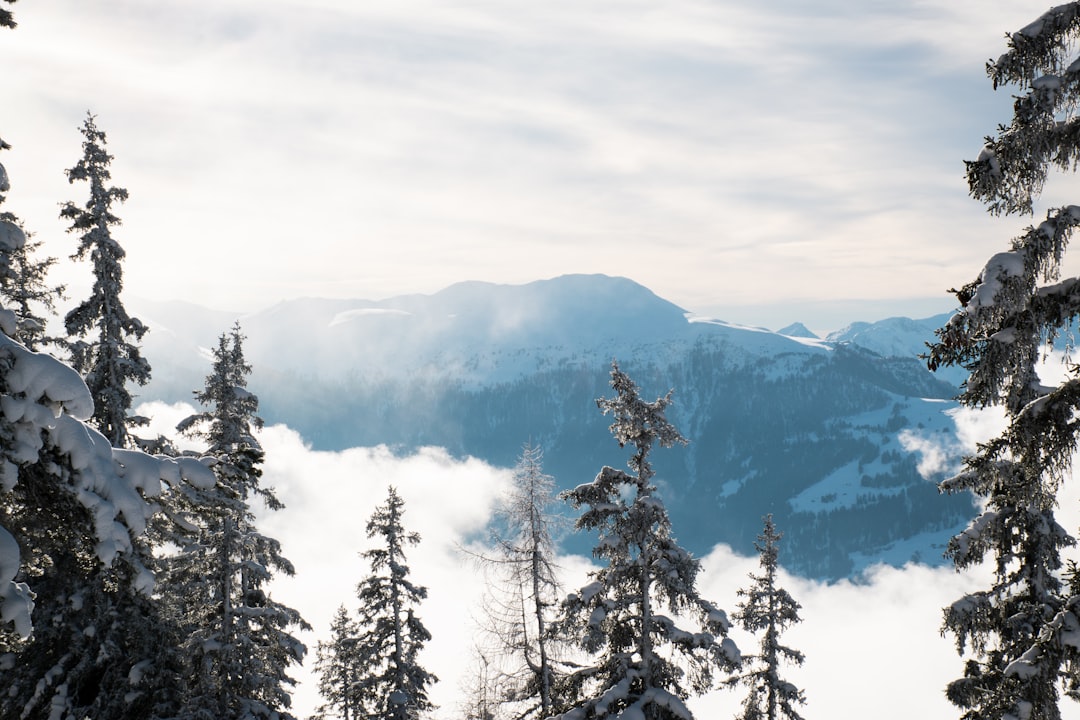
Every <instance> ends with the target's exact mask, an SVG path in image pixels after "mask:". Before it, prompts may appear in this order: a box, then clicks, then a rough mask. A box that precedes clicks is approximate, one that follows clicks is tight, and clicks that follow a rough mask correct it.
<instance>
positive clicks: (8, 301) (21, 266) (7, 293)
mask: <svg viewBox="0 0 1080 720" xmlns="http://www.w3.org/2000/svg"><path fill="white" fill-rule="evenodd" d="M0 215H3V213H0ZM26 235H27V242H26V244H25V245H23V246H22V247H21V248H19V249H18V250H16V251H14V252H12V254H11V269H12V272H13V275H14V277H13V279H12V282H11V283H10V284H9V285H6V286H4V287H3V294H4V307H7V308H9V309H11V310H12V311H14V312H15V315H16V317H17V322H18V325H17V328H16V334H15V339H16V340H18V341H19V342H20V343H22V345H23V346H24V347H25V348H26V349H27V350H33V351H34V352H40V351H42V350H43V349H44V348H45V347H46V346H53V347H62V346H63V345H64V342H65V340H64V338H61V337H55V336H52V335H49V334H48V330H47V328H48V326H47V323H48V320H49V317H51V316H55V315H56V303H57V301H58V300H61V299H63V297H64V290H65V288H64V286H63V285H53V284H50V283H49V282H48V279H47V276H48V273H49V269H50V268H51V267H52V266H53V265H55V264H56V258H54V257H46V258H38V257H37V253H38V252H39V251H40V250H41V246H42V245H43V244H44V243H43V242H41V241H40V240H38V241H35V242H30V241H29V239H30V238H31V237H32V234H31V233H27V234H26Z"/></svg>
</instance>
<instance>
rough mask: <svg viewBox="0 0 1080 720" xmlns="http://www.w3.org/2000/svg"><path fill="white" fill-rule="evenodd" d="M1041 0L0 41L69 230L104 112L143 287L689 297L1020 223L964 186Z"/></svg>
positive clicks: (710, 301) (933, 254)
mask: <svg viewBox="0 0 1080 720" xmlns="http://www.w3.org/2000/svg"><path fill="white" fill-rule="evenodd" d="M1031 12H1032V11H1031V9H1030V7H1019V6H1018V4H1017V3H1015V2H1004V1H1003V0H999V1H998V2H990V3H985V2H984V3H974V2H953V3H936V2H916V3H911V2H898V1H897V2H884V3H869V4H856V5H852V4H851V3H841V2H826V3H812V4H808V3H805V2H795V1H794V0H789V1H786V2H781V3H779V4H778V3H771V4H769V5H767V6H764V5H762V6H753V5H747V4H746V3H742V2H734V1H733V0H727V1H724V2H712V3H705V2H701V1H700V0H674V1H673V2H669V3H664V4H663V5H662V6H657V5H656V4H655V3H644V2H640V1H639V0H599V1H598V2H590V3H575V2H561V1H560V2H552V3H544V4H543V5H536V4H535V3H529V2H522V1H521V0H511V1H509V2H507V1H506V0H500V1H499V2H494V1H492V0H473V1H471V2H467V3H455V4H454V5H453V7H452V8H451V7H450V6H447V5H445V4H443V3H436V2H431V1H430V0H409V1H407V2H369V3H362V4H356V3H346V2H335V1H332V0H325V1H321V2H317V3H297V2H292V1H286V0H274V1H272V2H261V3H255V2H252V1H251V0H227V1H225V2H219V3H214V4H213V5H212V6H208V7H205V8H201V9H200V11H199V12H197V13H196V12H192V11H191V9H190V7H189V6H188V5H186V4H184V3H180V2H177V0H165V1H163V2H155V3H153V4H149V5H148V4H145V3H139V2H137V1H136V0H106V1H104V2H101V3H96V4H94V5H87V4H85V3H81V2H79V1H78V0H56V1H55V2H50V3H31V4H27V5H26V7H25V8H24V7H22V6H20V7H19V9H18V19H19V21H20V27H19V28H18V29H17V30H16V31H14V32H10V33H4V34H3V36H2V37H0V65H2V66H4V67H15V68H18V69H19V71H18V72H13V73H4V75H3V78H2V79H0V92H2V93H3V98H4V107H5V108H10V109H11V110H12V111H11V112H8V113H5V117H4V118H3V133H4V134H3V137H5V138H6V139H7V140H8V141H9V142H11V143H12V144H13V145H14V146H15V150H14V151H12V152H10V153H7V154H6V156H5V159H4V162H5V164H7V165H8V166H9V170H10V171H11V175H12V180H13V191H12V194H11V197H10V202H11V205H10V207H11V209H12V210H13V211H16V212H17V213H19V214H20V215H22V216H23V217H24V218H26V219H27V221H28V223H29V225H30V227H31V229H33V230H36V231H38V232H39V236H40V237H42V238H43V239H45V240H46V242H47V243H48V244H49V248H50V249H51V251H52V252H53V253H54V254H57V255H59V256H66V255H67V254H69V253H70V250H71V245H72V243H71V241H70V240H69V239H67V238H65V237H64V236H63V226H62V225H61V224H60V223H59V221H58V220H57V219H56V203H57V202H59V201H62V200H68V199H74V200H78V199H79V198H81V197H82V196H83V195H84V194H85V193H83V192H82V188H78V187H75V188H71V187H68V185H67V183H66V182H65V180H64V178H63V174H62V170H63V169H64V168H66V167H70V166H71V165H72V164H73V163H74V162H75V160H76V159H77V157H78V152H79V149H78V143H79V139H80V138H79V136H78V134H77V133H76V126H77V125H78V124H79V122H80V121H81V118H82V116H83V113H84V112H85V111H86V109H87V108H90V109H92V110H93V111H94V112H95V113H98V114H99V115H100V118H99V125H100V126H101V127H102V128H104V129H105V130H106V131H108V133H109V138H110V147H111V148H112V150H113V152H114V154H115V155H116V160H115V164H114V177H115V180H116V182H117V183H118V184H120V185H122V186H125V187H127V188H128V189H129V190H130V191H131V200H130V201H129V202H128V204H127V205H126V206H125V207H124V208H122V209H121V211H120V215H121V217H123V219H124V222H125V225H124V228H122V229H121V230H120V231H118V237H119V239H120V241H121V242H122V243H123V244H124V245H125V247H126V248H127V249H128V252H129V255H128V260H127V263H128V264H127V274H126V277H127V280H128V287H129V288H130V290H131V291H132V292H135V293H137V294H142V295H146V296H148V297H151V298H154V299H161V298H177V299H189V300H191V299H198V300H200V301H202V302H207V303H209V304H212V305H216V306H218V307H224V308H227V309H251V308H252V307H253V306H263V305H268V304H270V303H271V302H274V301H276V300H279V299H282V298H283V297H294V296H301V295H332V296H354V297H368V298H380V297H385V296H388V295H392V294H398V293H405V292H417V291H419V292H430V291H435V290H437V289H440V288H441V287H443V286H445V285H448V284H450V283H452V282H456V281H459V280H464V279H482V280H491V281H502V282H523V281H529V280H534V279H537V278H539V277H549V276H553V275H558V274H563V273H567V272H605V273H608V274H619V275H626V276H629V277H632V278H633V279H635V280H637V281H639V282H642V283H644V284H645V285H647V286H649V287H650V288H653V289H654V290H656V291H657V292H659V293H660V294H661V295H663V296H665V297H667V298H669V299H671V300H673V301H675V302H676V303H678V304H681V305H683V306H685V307H687V308H688V309H692V310H704V309H706V308H708V307H711V306H717V305H725V306H728V307H735V306H738V305H746V304H763V303H770V302H776V301H780V302H792V301H795V300H805V301H810V300H815V301H828V300H837V299H846V300H852V299H867V300H871V299H879V300H880V299H889V300H893V301H896V300H899V299H904V298H916V297H939V296H940V297H941V298H942V308H943V309H944V308H946V307H948V300H947V298H946V297H945V293H944V290H945V288H948V287H951V286H954V285H956V284H957V283H959V282H962V281H964V280H966V279H967V278H968V276H971V275H973V274H974V273H975V272H977V270H978V268H979V267H980V266H981V260H982V257H983V255H984V254H985V253H986V242H987V238H988V237H989V238H999V239H1000V240H999V241H998V244H1004V242H1005V240H1006V239H1007V238H1008V237H1010V236H1011V235H1012V234H1014V232H1015V230H1016V229H1017V224H1016V223H1012V224H1010V223H1009V222H1005V221H998V222H994V221H991V220H989V219H988V218H985V217H984V213H983V212H982V211H981V209H980V208H979V207H978V206H977V204H975V203H974V202H973V201H970V200H968V199H967V197H966V190H965V185H964V182H963V180H962V178H961V173H962V164H961V160H962V159H963V158H965V157H971V156H973V155H974V154H976V153H977V152H978V148H979V145H980V143H981V138H982V136H983V135H984V134H986V133H987V132H989V131H991V130H992V129H993V127H994V126H995V124H996V123H998V122H1000V121H1002V120H1003V119H1005V117H1006V115H1007V112H1008V107H1009V98H1008V96H1007V93H998V94H997V95H995V94H994V93H993V92H992V91H991V90H990V88H989V86H988V84H987V83H986V81H985V79H984V78H983V73H982V68H983V63H984V62H985V59H986V57H988V56H991V55H996V54H997V53H999V52H1000V51H1001V49H1002V40H1001V37H1002V34H1003V33H1004V32H1005V31H1006V30H1008V29H1010V28H1014V27H1019V26H1022V25H1024V24H1026V23H1027V22H1028V21H1030V19H1032V18H1031V17H1030V15H1031ZM163 267H167V271H163ZM67 272H68V274H69V275H70V276H72V277H73V278H79V277H82V276H84V275H85V274H86V273H88V270H86V269H85V268H80V269H78V270H70V271H67ZM730 319H733V320H747V321H751V320H753V318H738V317H733V318H730ZM791 319H792V320H794V319H796V318H794V317H792V318H791ZM801 319H804V320H806V319H807V318H801ZM867 319H876V318H867Z"/></svg>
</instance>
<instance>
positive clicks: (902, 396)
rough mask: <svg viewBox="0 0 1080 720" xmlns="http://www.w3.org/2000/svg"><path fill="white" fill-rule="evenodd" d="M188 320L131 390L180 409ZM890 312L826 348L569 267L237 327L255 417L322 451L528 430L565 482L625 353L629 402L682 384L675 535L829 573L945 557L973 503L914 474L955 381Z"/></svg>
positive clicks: (600, 428) (480, 440)
mask: <svg viewBox="0 0 1080 720" xmlns="http://www.w3.org/2000/svg"><path fill="white" fill-rule="evenodd" d="M137 309H138V308H137ZM139 311H140V312H142V311H141V309H139ZM191 311H192V309H191V308H186V307H180V306H170V305H167V304H165V305H158V306H157V307H155V308H153V312H145V313H144V314H145V316H146V318H144V319H146V320H147V322H148V324H151V328H152V329H151V332H150V334H149V335H148V336H147V340H146V342H145V343H144V351H145V354H146V355H147V357H148V358H149V359H150V361H151V363H152V364H153V366H154V378H155V379H154V380H153V381H152V383H151V385H150V386H148V387H147V388H145V389H144V391H143V396H144V397H147V398H160V399H164V400H170V401H174V400H181V399H182V400H187V399H190V397H191V395H190V393H191V390H192V389H193V388H196V387H200V386H201V384H202V378H203V377H204V376H205V374H206V372H207V369H208V367H209V365H208V361H207V360H206V357H205V348H207V347H210V346H212V344H213V342H214V339H215V337H216V335H217V334H218V333H220V332H221V331H223V330H225V329H226V328H227V327H228V325H230V324H231V318H229V319H228V320H226V322H223V323H222V322H220V321H221V320H222V319H224V317H223V316H221V315H206V316H204V317H200V318H199V319H198V321H197V322H192V319H191ZM173 315H175V318H173V317H172V316H173ZM184 318H187V319H186V320H185V321H184V322H181V320H183V319H184ZM151 320H155V321H157V322H158V323H160V326H158V325H156V324H152V323H151ZM902 320H903V319H896V321H895V322H894V321H892V320H890V321H887V323H886V325H885V326H883V327H881V328H878V327H877V325H878V324H874V325H870V324H856V325H852V326H850V327H849V328H846V329H845V330H844V331H841V333H834V334H832V335H830V336H829V337H828V338H827V339H826V340H819V339H816V338H813V337H806V336H805V335H804V334H802V333H800V332H798V329H797V328H795V329H791V328H787V329H785V330H790V331H791V334H784V333H773V332H770V331H768V330H764V329H761V328H749V327H744V326H739V325H734V324H730V323H725V322H722V321H719V320H709V319H702V318H696V317H689V316H688V314H687V313H686V312H685V311H684V310H683V309H681V308H679V307H678V306H676V305H674V304H672V303H670V302H668V301H666V300H664V299H662V298H659V297H657V296H656V295H655V294H654V293H652V292H651V291H649V290H648V289H647V288H644V287H642V286H641V285H638V284H637V283H634V282H632V281H630V280H627V279H625V278H613V277H607V276H603V275H570V276H563V277H559V278H554V279H551V280H544V281H539V282H534V283H529V284H527V285H517V286H514V285H496V284H491V283H479V282H468V283H461V284H458V285H453V286H451V287H449V288H447V289H445V290H443V291H441V292H439V293H435V294H433V295H409V296H402V297H397V298H391V299H388V300H383V301H378V302H375V301H367V300H325V299H304V300H293V301H288V302H283V303H280V304H278V305H276V306H274V307H272V308H270V309H268V310H266V311H263V312H259V313H255V314H252V315H249V316H246V317H244V318H242V325H243V330H244V332H245V334H246V335H247V336H248V340H247V342H246V344H245V351H246V354H247V357H248V359H249V361H250V362H251V363H252V365H253V367H254V372H253V375H252V380H251V388H252V390H254V391H255V392H256V393H257V394H258V395H259V397H260V401H261V407H262V411H263V413H262V414H263V416H264V417H265V418H266V420H267V421H268V422H271V423H274V422H283V423H287V424H288V425H289V426H290V427H293V428H295V429H296V430H298V431H300V432H301V433H302V434H303V435H304V437H305V438H306V439H307V440H308V441H309V442H310V443H312V445H313V446H314V447H315V448H316V449H343V448H347V447H353V446H364V445H376V444H387V445H389V446H391V447H394V448H397V449H400V451H402V452H408V451H410V450H412V449H414V448H416V447H419V446H422V445H439V446H443V447H446V448H448V449H449V450H450V451H452V452H453V453H456V454H459V455H462V456H464V455H472V456H476V457H480V458H483V459H485V460H487V461H489V462H491V463H494V464H497V465H503V466H512V465H513V464H514V462H515V460H516V458H517V456H518V454H519V453H520V450H521V446H522V444H523V443H524V442H526V441H530V440H531V441H532V442H533V443H537V444H540V445H541V446H542V447H543V449H544V457H545V470H546V471H547V472H549V473H550V474H552V475H554V476H555V478H556V480H557V481H558V483H559V484H560V486H562V487H572V486H574V485H577V484H579V483H581V482H584V481H587V480H590V479H591V478H592V477H593V476H594V475H595V474H596V472H597V471H598V470H599V469H600V468H601V467H602V466H603V465H612V466H616V467H622V466H623V465H624V463H625V462H626V459H627V458H628V453H627V452H626V451H624V450H620V449H619V448H618V447H617V445H616V444H615V443H614V441H613V440H612V439H611V437H610V434H609V432H608V430H607V426H608V424H609V422H610V421H609V420H608V419H607V418H605V417H604V416H602V415H601V414H600V412H599V411H598V410H597V408H596V403H595V399H596V398H598V397H601V396H609V395H610V394H611V391H610V388H609V387H608V386H607V379H608V371H609V370H610V365H611V361H612V360H613V359H617V360H618V362H619V364H620V366H621V367H622V368H623V369H624V370H626V371H627V372H628V373H629V374H630V376H631V377H633V378H634V379H635V381H636V382H637V383H638V385H639V386H640V388H641V390H642V394H643V395H645V396H647V397H648V396H652V397H656V396H659V395H662V394H664V393H666V392H667V391H668V390H669V389H674V395H673V398H674V403H675V404H674V405H673V406H672V408H671V409H670V411H669V419H671V420H672V421H673V422H674V423H675V425H676V427H678V428H679V429H680V431H681V432H682V433H683V434H684V435H685V436H686V437H687V438H688V439H689V440H690V444H689V446H687V447H686V448H674V449H670V450H658V451H657V452H656V453H654V459H655V466H656V469H657V471H658V476H657V477H658V483H659V485H660V488H661V492H662V493H663V496H664V498H665V502H666V503H667V505H668V508H669V510H670V512H671V515H672V520H673V524H674V529H675V532H676V534H677V535H678V537H679V538H680V540H681V541H682V543H683V544H684V545H686V546H688V547H690V548H691V549H692V550H694V551H695V552H696V553H698V554H704V553H705V552H707V551H708V550H709V549H711V547H712V546H713V545H714V544H715V543H717V542H724V543H728V544H730V545H732V546H733V547H734V548H735V549H737V550H739V551H741V552H744V553H746V554H751V553H753V541H754V538H755V537H756V535H757V533H758V532H759V531H760V527H761V517H762V516H763V515H764V514H766V513H770V512H771V513H773V515H774V519H775V521H776V523H777V526H778V527H779V528H780V529H781V530H783V531H784V532H785V538H786V539H785V557H784V563H785V564H786V565H787V566H788V567H789V568H790V569H792V570H794V571H797V572H800V573H802V574H805V575H808V576H813V577H819V578H828V579H835V578H840V577H847V576H851V575H853V574H855V573H857V572H858V571H859V570H861V569H862V568H864V567H866V566H867V565H868V564H871V563H873V562H877V561H887V562H892V563H903V562H905V561H907V560H910V559H912V558H916V559H922V560H924V561H926V562H940V555H941V550H942V548H943V546H944V544H945V542H946V541H947V539H948V537H949V536H950V535H951V534H953V533H954V532H956V531H957V530H958V529H960V528H961V527H962V526H963V524H964V523H966V521H967V520H968V519H969V518H970V517H971V516H972V515H973V508H972V502H971V499H970V498H969V497H966V496H957V497H948V496H941V495H939V494H938V492H937V489H936V486H935V484H934V483H933V482H930V481H928V480H927V479H924V478H923V477H922V476H921V475H920V474H919V472H918V467H917V465H918V463H919V461H920V459H921V456H920V455H918V454H917V452H916V451H915V450H914V447H916V446H917V445H918V443H919V442H922V441H933V442H935V443H938V444H940V445H942V446H949V445H950V444H954V443H952V441H951V440H950V438H952V436H953V435H954V434H955V428H954V427H953V424H952V421H951V419H950V417H949V416H948V415H947V414H946V413H945V411H946V410H948V409H950V408H952V407H954V405H953V403H952V402H951V401H950V400H949V398H951V397H953V396H954V395H955V394H956V392H957V389H956V386H955V384H953V383H949V382H945V381H943V380H942V379H940V378H937V377H935V376H934V375H932V374H930V373H929V372H928V371H927V370H926V368H925V366H924V365H923V364H922V363H921V362H920V361H919V360H918V359H917V357H916V356H917V354H918V353H919V352H920V350H921V349H922V347H923V343H924V342H925V341H926V340H928V339H930V338H932V336H933V328H932V327H930V325H931V324H932V323H933V322H934V321H933V319H928V320H926V321H907V323H914V325H908V324H905V323H904V322H902ZM203 321H215V322H217V323H218V325H217V327H213V328H209V327H198V328H196V326H200V325H201V323H202V322H203ZM185 323H186V324H185ZM920 328H921V329H922V330H921V331H920ZM920 332H921V334H920ZM569 542H571V543H573V542H578V543H579V544H581V546H582V547H580V548H576V549H583V548H584V547H586V544H585V543H584V542H583V541H581V540H575V539H571V540H570V541H569Z"/></svg>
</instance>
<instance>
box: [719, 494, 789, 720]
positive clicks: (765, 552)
mask: <svg viewBox="0 0 1080 720" xmlns="http://www.w3.org/2000/svg"><path fill="white" fill-rule="evenodd" d="M782 536H783V534H782V533H779V532H777V531H776V526H775V525H774V524H773V519H772V515H767V516H766V517H765V528H764V530H763V531H762V533H761V535H758V541H757V542H756V543H754V547H755V548H757V551H758V553H759V555H760V560H761V570H762V574H761V575H754V574H753V573H751V574H750V579H751V580H753V584H752V585H751V586H750V588H749V589H748V590H739V591H738V594H739V597H743V598H746V599H745V600H744V601H743V602H741V603H739V607H738V610H737V611H736V612H735V616H734V617H735V620H736V621H738V623H739V624H740V626H742V628H743V629H744V630H746V631H748V632H751V633H759V632H762V631H764V633H765V634H764V636H763V637H762V638H761V652H760V653H759V654H758V655H756V656H752V657H746V658H745V659H746V660H750V661H752V662H753V665H754V667H753V668H752V669H749V670H747V671H745V672H743V673H742V674H741V675H740V676H739V677H738V678H736V680H735V681H734V682H738V683H741V684H743V685H745V686H747V687H748V688H750V694H749V695H748V696H747V698H746V701H745V702H744V703H743V712H742V714H741V715H740V716H739V718H740V720H779V719H780V718H788V720H802V716H801V715H799V713H798V711H797V710H796V708H795V706H796V705H802V704H804V703H805V702H806V698H805V697H804V695H803V691H802V690H800V689H799V688H797V687H795V686H794V685H792V684H791V683H790V682H788V681H786V680H784V679H783V678H782V677H780V666H781V663H783V662H790V663H793V664H795V665H802V664H803V660H804V657H803V654H802V653H801V652H799V651H798V650H795V649H793V648H790V647H787V646H786V645H782V644H780V635H781V633H783V631H784V630H786V629H787V628H788V627H790V626H791V625H793V624H795V623H798V622H800V621H801V618H800V617H799V608H800V605H799V603H797V602H795V599H794V598H793V597H791V595H790V594H789V593H788V591H787V590H785V589H783V588H781V587H778V586H777V584H776V580H777V578H776V574H777V571H778V570H779V564H778V562H777V559H778V557H779V554H780V538H781V537H782Z"/></svg>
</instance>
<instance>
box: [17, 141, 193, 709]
mask: <svg viewBox="0 0 1080 720" xmlns="http://www.w3.org/2000/svg"><path fill="white" fill-rule="evenodd" d="M7 148H8V146H7V145H6V144H5V143H3V142H2V141H0V149H7ZM7 189H8V181H7V175H6V172H4V171H3V169H2V168H0V192H4V191H6V190H7ZM0 199H2V198H0ZM11 217H12V216H11V215H5V217H3V218H0V268H2V272H0V298H2V301H3V302H4V303H5V304H6V303H8V302H9V301H10V300H9V299H10V298H11V297H12V293H11V287H12V285H14V284H16V283H18V282H19V278H17V277H15V273H17V272H18V269H17V268H18V266H17V264H15V263H12V262H11V255H12V253H13V252H15V251H16V250H17V249H18V248H19V246H20V245H21V244H22V243H23V242H24V240H25V236H24V235H23V232H22V230H21V229H20V228H19V226H18V225H17V224H16V223H15V222H12V220H11V219H10V218H11ZM16 320H17V318H16V314H15V313H14V312H13V311H12V310H11V309H7V308H4V309H2V310H0V330H2V333H0V394H2V395H3V396H4V402H5V412H4V413H3V418H2V419H0V655H2V656H3V657H2V658H0V667H2V668H3V670H2V673H3V680H4V682H3V686H4V691H3V692H2V693H0V717H5V718H6V717H18V718H23V719H24V720H35V719H37V718H43V719H44V718H48V719H49V720H52V718H58V717H63V718H67V717H78V718H83V717H94V718H100V719H101V720H110V719H111V718H152V717H164V716H166V715H167V714H169V713H170V712H171V710H174V709H175V707H176V706H175V705H170V698H169V697H168V696H167V695H168V692H167V689H166V688H167V685H168V684H167V682H165V680H166V679H167V677H168V674H169V672H170V668H169V666H168V665H169V658H168V655H167V653H164V652H163V651H162V646H161V641H162V639H163V638H162V637H161V636H160V635H155V634H153V632H154V631H155V630H157V629H159V626H158V625H156V624H155V623H154V613H153V604H152V602H151V600H150V598H149V596H148V592H149V589H150V587H151V586H152V582H153V580H152V578H151V577H150V575H149V573H148V572H147V570H146V568H145V567H143V564H142V562H141V557H140V555H139V554H138V553H137V552H135V550H136V548H137V547H138V543H139V540H140V536H141V534H142V532H143V530H144V528H145V525H146V522H147V520H148V519H149V518H150V517H151V515H152V513H153V509H154V506H153V505H152V504H151V502H150V501H149V498H150V497H151V496H154V495H156V494H157V493H158V491H159V489H160V481H161V479H162V478H163V477H175V478H176V480H177V481H178V482H181V481H184V480H185V479H186V480H189V481H190V480H192V479H193V478H198V477H203V478H204V479H205V474H206V473H207V472H208V471H206V470H205V468H202V466H200V465H198V464H197V463H195V464H193V465H188V464H184V463H181V462H178V461H174V460H171V459H158V458H151V457H148V456H146V455H143V454H141V453H136V452H132V451H127V450H120V449H116V448H113V447H112V446H111V445H110V444H109V442H108V441H107V440H106V439H105V438H104V437H103V436H102V435H101V434H100V433H98V432H96V431H95V430H93V429H92V428H90V427H88V426H86V425H84V424H83V422H82V421H85V420H87V419H88V418H89V417H90V416H91V413H92V410H93V403H92V399H91V397H90V393H89V391H88V389H87V387H86V385H85V384H84V383H83V381H82V380H81V379H80V378H79V375H78V374H77V373H76V372H75V371H74V370H73V369H71V368H69V367H67V366H65V365H63V364H62V363H60V362H59V361H58V360H55V359H54V358H51V357H49V356H47V355H41V354H37V353H33V352H30V351H29V350H27V348H26V347H25V346H23V345H21V344H19V343H18V342H15V341H14V340H13V339H12V338H13V337H15V336H16V335H17V332H18V323H17V321H16ZM31 592H32V593H33V595H32V594H31Z"/></svg>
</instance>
